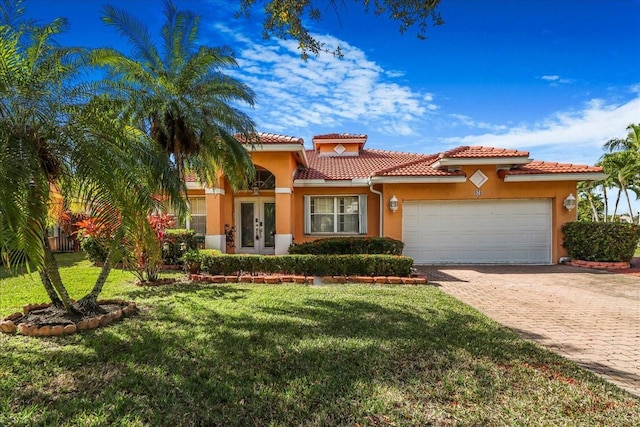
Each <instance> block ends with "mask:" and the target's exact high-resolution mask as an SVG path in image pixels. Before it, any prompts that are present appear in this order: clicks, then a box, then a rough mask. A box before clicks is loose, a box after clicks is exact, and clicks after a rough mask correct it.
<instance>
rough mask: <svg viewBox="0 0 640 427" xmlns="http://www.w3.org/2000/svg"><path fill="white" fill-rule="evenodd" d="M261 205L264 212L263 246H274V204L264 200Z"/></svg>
mask: <svg viewBox="0 0 640 427" xmlns="http://www.w3.org/2000/svg"><path fill="white" fill-rule="evenodd" d="M262 206H263V208H262V209H263V212H264V215H263V221H264V247H265V248H274V247H275V246H276V242H275V235H276V204H275V203H270V202H266V203H264V204H263V205H262Z"/></svg>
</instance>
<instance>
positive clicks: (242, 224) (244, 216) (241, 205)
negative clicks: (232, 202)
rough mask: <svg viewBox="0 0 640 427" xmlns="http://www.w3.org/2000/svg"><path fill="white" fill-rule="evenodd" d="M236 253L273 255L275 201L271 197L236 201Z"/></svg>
mask: <svg viewBox="0 0 640 427" xmlns="http://www.w3.org/2000/svg"><path fill="white" fill-rule="evenodd" d="M236 233H237V236H236V245H237V252H238V253H246V254H273V253H274V251H275V234H276V201H275V198H273V197H251V198H246V199H244V198H243V199H236Z"/></svg>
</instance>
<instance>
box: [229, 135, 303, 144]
mask: <svg viewBox="0 0 640 427" xmlns="http://www.w3.org/2000/svg"><path fill="white" fill-rule="evenodd" d="M256 135H257V136H258V137H259V138H260V143H261V144H301V145H304V140H303V139H302V138H298V137H296V136H286V135H278V134H276V133H265V132H258V133H257V134H256ZM235 137H236V139H237V140H238V141H240V142H242V143H245V142H246V138H244V137H243V136H242V135H235Z"/></svg>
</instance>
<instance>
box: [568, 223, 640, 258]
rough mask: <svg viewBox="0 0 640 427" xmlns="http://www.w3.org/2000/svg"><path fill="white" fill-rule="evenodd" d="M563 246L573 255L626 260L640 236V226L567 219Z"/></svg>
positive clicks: (576, 256) (630, 255)
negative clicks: (569, 220)
mask: <svg viewBox="0 0 640 427" xmlns="http://www.w3.org/2000/svg"><path fill="white" fill-rule="evenodd" d="M562 232H563V233H564V243H563V244H562V246H564V247H565V248H566V249H567V251H568V252H569V256H570V257H571V258H573V259H581V260H585V261H600V262H620V261H622V262H629V261H631V258H632V257H633V253H634V251H635V249H636V247H637V246H638V241H639V240H640V226H638V225H635V224H625V223H619V222H568V223H566V224H564V225H563V226H562Z"/></svg>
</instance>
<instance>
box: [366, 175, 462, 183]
mask: <svg viewBox="0 0 640 427" xmlns="http://www.w3.org/2000/svg"><path fill="white" fill-rule="evenodd" d="M464 182H467V177H466V176H464V175H453V176H372V177H371V183H372V184H459V183H464Z"/></svg>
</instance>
